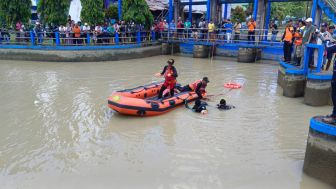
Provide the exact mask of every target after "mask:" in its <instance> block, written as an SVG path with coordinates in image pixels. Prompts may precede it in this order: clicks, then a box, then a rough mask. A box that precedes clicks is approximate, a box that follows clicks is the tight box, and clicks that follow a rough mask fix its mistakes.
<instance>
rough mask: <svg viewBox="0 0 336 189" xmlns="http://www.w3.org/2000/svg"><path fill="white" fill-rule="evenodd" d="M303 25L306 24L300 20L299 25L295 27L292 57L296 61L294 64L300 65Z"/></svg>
mask: <svg viewBox="0 0 336 189" xmlns="http://www.w3.org/2000/svg"><path fill="white" fill-rule="evenodd" d="M305 25H306V24H305V22H304V21H302V20H301V21H300V22H299V27H298V28H297V29H296V31H295V33H294V45H295V51H294V59H295V62H296V66H300V62H301V54H302V53H301V51H302V36H303V30H304V28H305Z"/></svg>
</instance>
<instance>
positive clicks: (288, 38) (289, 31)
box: [281, 20, 294, 63]
mask: <svg viewBox="0 0 336 189" xmlns="http://www.w3.org/2000/svg"><path fill="white" fill-rule="evenodd" d="M293 37H294V28H293V21H292V20H289V21H288V23H287V26H286V29H285V32H284V34H283V36H282V38H281V41H283V42H284V45H283V53H284V61H285V62H287V63H290V62H291V56H292V55H291V48H292V45H293Z"/></svg>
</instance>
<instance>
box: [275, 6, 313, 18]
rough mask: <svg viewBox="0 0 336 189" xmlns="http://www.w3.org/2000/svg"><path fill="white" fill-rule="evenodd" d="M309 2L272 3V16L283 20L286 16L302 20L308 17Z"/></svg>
mask: <svg viewBox="0 0 336 189" xmlns="http://www.w3.org/2000/svg"><path fill="white" fill-rule="evenodd" d="M307 3H308V2H272V10H271V16H272V18H277V19H279V20H283V19H284V18H285V17H286V16H290V17H295V18H302V17H305V16H306V11H307Z"/></svg>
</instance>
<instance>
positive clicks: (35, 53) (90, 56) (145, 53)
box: [0, 45, 161, 62]
mask: <svg viewBox="0 0 336 189" xmlns="http://www.w3.org/2000/svg"><path fill="white" fill-rule="evenodd" d="M157 55H161V46H159V45H158V46H149V47H136V48H124V49H108V50H107V49H106V50H105V49H104V50H102V49H100V50H80V51H79V50H73V51H71V50H66V51H61V50H32V49H0V59H3V60H27V61H48V62H97V61H116V60H127V59H136V58H144V57H150V56H157Z"/></svg>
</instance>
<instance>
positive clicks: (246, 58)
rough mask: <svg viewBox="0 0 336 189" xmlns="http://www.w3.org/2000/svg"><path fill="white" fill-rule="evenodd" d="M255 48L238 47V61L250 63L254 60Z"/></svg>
mask: <svg viewBox="0 0 336 189" xmlns="http://www.w3.org/2000/svg"><path fill="white" fill-rule="evenodd" d="M256 56H257V50H256V49H255V48H239V50H238V60H237V61H238V62H243V63H252V62H255V61H256Z"/></svg>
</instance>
